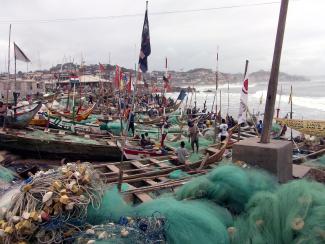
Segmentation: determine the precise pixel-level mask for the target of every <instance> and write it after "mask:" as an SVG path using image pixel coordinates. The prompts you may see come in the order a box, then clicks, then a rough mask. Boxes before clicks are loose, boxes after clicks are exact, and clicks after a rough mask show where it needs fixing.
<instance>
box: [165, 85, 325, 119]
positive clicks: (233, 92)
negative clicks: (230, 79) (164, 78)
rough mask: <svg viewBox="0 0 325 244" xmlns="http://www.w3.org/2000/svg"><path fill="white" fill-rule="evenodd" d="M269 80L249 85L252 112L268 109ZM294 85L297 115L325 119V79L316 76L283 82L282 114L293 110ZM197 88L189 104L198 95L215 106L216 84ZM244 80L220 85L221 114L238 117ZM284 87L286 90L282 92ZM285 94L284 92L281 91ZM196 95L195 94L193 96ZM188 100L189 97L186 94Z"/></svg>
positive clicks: (199, 100) (278, 105)
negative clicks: (309, 78) (310, 78)
mask: <svg viewBox="0 0 325 244" xmlns="http://www.w3.org/2000/svg"><path fill="white" fill-rule="evenodd" d="M267 86H268V84H267V83H266V82H258V83H251V84H249V86H248V107H249V110H250V113H252V114H253V113H254V114H257V113H258V112H259V113H260V114H263V113H264V109H265V101H266V95H267ZM291 86H292V94H293V95H292V102H293V105H292V107H293V108H292V111H293V118H294V119H306V120H309V119H310V120H325V79H320V80H317V79H314V80H311V81H299V82H298V81H297V82H292V81H291V82H279V84H278V92H277V98H276V103H275V109H277V108H280V114H279V115H280V116H279V117H284V116H286V114H287V113H290V103H289V96H290V90H291ZM195 88H196V90H197V92H196V94H195V92H193V93H189V94H188V104H190V101H191V100H192V106H194V101H195V98H196V102H197V107H199V108H203V104H204V102H205V101H206V105H207V108H208V110H211V109H212V104H213V100H214V97H215V85H200V86H195ZM241 88H242V84H241V83H237V84H234V83H232V84H229V87H228V84H222V85H219V86H218V92H217V102H218V110H219V104H220V90H221V114H222V116H223V117H225V116H226V115H227V114H229V115H232V116H233V117H234V118H237V117H238V111H239V101H240V93H241ZM281 90H282V92H281ZM280 94H281V95H280ZM170 96H171V97H173V98H177V96H178V93H175V92H174V93H170ZM191 97H192V98H191ZM185 100H186V98H185Z"/></svg>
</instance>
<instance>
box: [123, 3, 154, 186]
mask: <svg viewBox="0 0 325 244" xmlns="http://www.w3.org/2000/svg"><path fill="white" fill-rule="evenodd" d="M147 11H148V1H146V13H147ZM138 68H140V65H138ZM134 72H135V82H134V91H133V94H132V105H131V108H130V112H129V117H128V121H127V125H126V128H125V133H124V134H125V135H124V140H123V141H122V143H123V144H122V146H121V162H120V168H119V175H118V184H117V189H118V191H119V192H121V191H122V184H123V158H124V147H125V143H126V139H127V135H128V134H127V133H128V131H129V125H130V121H131V116H132V113H133V110H134V105H135V96H136V92H137V80H138V79H137V77H138V76H137V64H136V63H135V65H134ZM142 79H144V77H143V75H142ZM130 82H131V81H130Z"/></svg>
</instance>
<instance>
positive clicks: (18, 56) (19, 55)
mask: <svg viewBox="0 0 325 244" xmlns="http://www.w3.org/2000/svg"><path fill="white" fill-rule="evenodd" d="M14 52H15V59H16V60H20V61H23V62H26V63H29V62H30V60H29V58H28V57H27V56H26V54H25V53H24V52H23V51H22V50H21V49H20V48H19V47H18V46H17V45H16V43H14Z"/></svg>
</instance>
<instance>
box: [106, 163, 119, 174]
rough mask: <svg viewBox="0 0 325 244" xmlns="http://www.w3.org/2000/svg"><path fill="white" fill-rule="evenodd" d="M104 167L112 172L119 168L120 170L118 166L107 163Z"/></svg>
mask: <svg viewBox="0 0 325 244" xmlns="http://www.w3.org/2000/svg"><path fill="white" fill-rule="evenodd" d="M106 167H107V168H108V169H109V170H110V171H112V172H114V173H117V172H119V170H120V169H119V168H118V167H116V166H115V165H113V164H107V165H106Z"/></svg>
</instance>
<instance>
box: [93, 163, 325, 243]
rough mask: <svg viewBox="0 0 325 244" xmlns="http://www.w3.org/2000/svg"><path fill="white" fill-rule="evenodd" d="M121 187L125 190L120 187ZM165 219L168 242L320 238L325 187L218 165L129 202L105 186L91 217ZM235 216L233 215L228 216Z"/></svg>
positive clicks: (324, 232)
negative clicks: (168, 190) (169, 189)
mask: <svg viewBox="0 0 325 244" xmlns="http://www.w3.org/2000/svg"><path fill="white" fill-rule="evenodd" d="M124 190H125V189H124ZM155 213H159V214H160V215H161V216H164V217H165V218H166V220H167V224H166V226H165V233H166V238H167V242H168V243H208V244H209V243H236V244H237V243H238V244H242V243H247V244H248V243H252V244H262V243H263V244H264V243H274V244H287V243H301V244H307V243H308V244H309V243H324V241H325V187H324V185H322V184H320V183H316V182H310V181H306V180H297V181H292V182H289V183H287V184H284V185H281V186H279V185H278V184H277V183H276V181H275V179H274V178H273V177H272V176H270V175H269V174H267V173H265V172H264V171H260V170H256V169H242V168H240V167H237V166H233V165H222V166H219V167H217V168H216V169H214V170H213V171H212V172H211V173H209V174H208V175H205V176H200V177H196V178H194V179H193V180H191V181H190V182H189V183H187V184H185V185H184V186H182V187H181V188H180V189H179V190H178V191H177V192H176V194H175V195H173V194H172V195H171V194H169V196H162V197H160V198H158V199H154V200H152V201H149V202H146V203H143V204H140V205H138V206H131V205H128V204H126V203H125V201H124V200H123V199H122V196H121V195H120V194H118V193H117V191H116V189H111V190H108V191H106V193H105V195H104V198H103V203H102V205H101V207H100V208H99V209H97V210H96V209H91V208H90V209H88V218H89V222H90V223H93V224H102V223H105V222H107V221H108V220H109V221H118V220H119V218H120V217H121V216H133V217H135V216H142V217H150V216H152V215H153V214H155ZM232 216H233V217H232Z"/></svg>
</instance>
